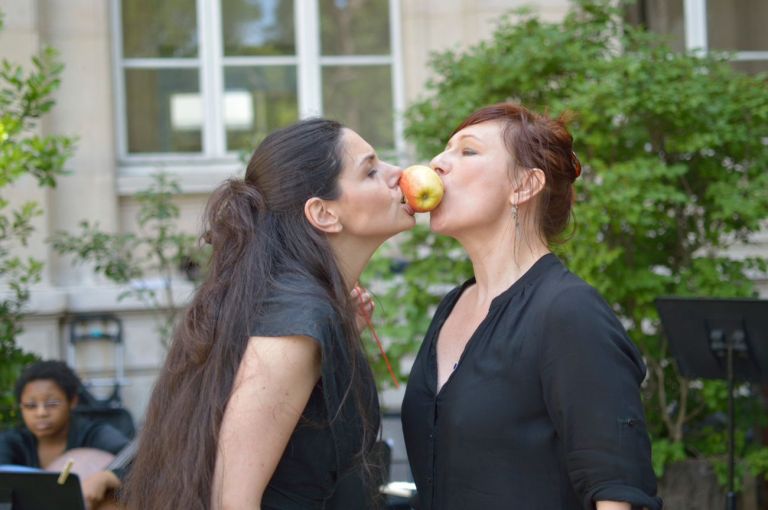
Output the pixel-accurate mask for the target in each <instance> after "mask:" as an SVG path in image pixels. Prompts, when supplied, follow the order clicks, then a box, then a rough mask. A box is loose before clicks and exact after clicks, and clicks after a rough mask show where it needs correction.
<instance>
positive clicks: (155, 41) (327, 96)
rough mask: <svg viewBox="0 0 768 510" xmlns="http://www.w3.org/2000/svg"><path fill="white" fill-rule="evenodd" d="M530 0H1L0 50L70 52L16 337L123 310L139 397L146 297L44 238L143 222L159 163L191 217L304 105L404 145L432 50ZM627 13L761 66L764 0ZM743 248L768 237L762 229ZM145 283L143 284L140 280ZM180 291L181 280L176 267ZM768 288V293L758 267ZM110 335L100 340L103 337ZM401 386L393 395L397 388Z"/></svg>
mask: <svg viewBox="0 0 768 510" xmlns="http://www.w3.org/2000/svg"><path fill="white" fill-rule="evenodd" d="M523 5H532V6H533V8H534V10H535V11H537V12H539V13H540V15H541V16H542V18H544V19H547V20H558V19H560V18H561V17H562V16H563V15H564V14H565V13H566V11H567V9H568V7H569V1H568V0H528V1H526V0H163V1H162V2H159V1H156V0H0V11H1V12H2V13H3V14H4V28H3V30H2V32H0V57H2V58H7V59H9V60H11V61H14V62H18V63H26V62H29V58H30V56H32V55H33V54H35V53H36V52H37V51H39V50H40V49H41V48H42V47H44V46H46V45H49V46H53V47H54V48H56V49H57V50H58V51H59V54H60V58H61V60H62V62H63V63H64V64H65V69H64V74H63V76H62V85H61V88H60V90H59V91H58V92H57V93H56V96H55V99H56V106H55V107H54V109H53V110H52V111H51V113H50V114H48V115H47V116H46V118H45V119H44V122H43V123H42V126H41V128H40V129H41V130H42V132H43V133H45V134H63V135H72V136H77V138H78V142H77V150H76V152H75V155H74V157H73V158H72V159H71V160H70V162H69V164H68V165H67V168H68V169H69V170H71V173H70V174H69V175H67V176H65V177H62V178H61V179H60V180H59V182H58V185H57V187H56V188H55V189H52V190H42V189H39V188H38V187H37V186H36V184H35V183H34V182H32V180H29V181H22V182H20V183H18V184H17V185H16V188H17V189H16V190H14V193H13V196H14V198H13V201H14V202H16V201H18V202H21V201H22V200H30V199H31V200H35V201H37V202H38V203H39V204H41V205H42V207H43V210H44V214H43V216H41V217H39V218H37V219H36V223H35V227H36V231H35V235H34V237H33V239H32V241H31V243H30V244H29V246H28V247H26V249H24V250H23V251H21V253H26V254H29V255H32V256H34V257H36V258H38V259H41V260H43V261H44V263H45V270H44V276H43V281H42V283H41V284H40V285H38V286H37V287H36V288H35V289H34V291H33V294H32V300H31V303H30V307H29V312H28V315H27V319H26V322H25V332H24V333H23V335H22V336H21V338H20V340H19V343H20V345H21V346H22V347H24V348H25V349H27V350H31V351H34V352H36V353H38V354H40V355H41V356H43V357H45V358H65V357H66V356H67V346H68V344H69V340H70V330H69V329H68V327H67V323H66V321H67V319H68V318H70V317H71V316H72V315H73V314H81V313H93V312H105V313H113V314H116V315H117V316H118V317H119V318H120V320H121V321H122V325H123V334H124V344H125V346H126V348H125V353H124V360H125V374H124V377H125V380H126V382H127V383H128V384H127V385H126V386H124V387H123V389H122V395H123V400H124V403H125V405H126V406H127V407H128V408H129V410H131V411H132V413H133V414H134V416H136V417H141V416H142V415H143V412H144V407H145V405H146V402H147V399H148V398H149V394H150V388H151V386H152V384H153V382H154V379H155V376H156V374H157V369H158V366H159V364H160V362H161V360H162V358H163V355H164V348H163V346H162V344H161V342H160V341H159V338H158V333H157V331H156V323H155V322H154V321H153V310H150V309H148V308H147V307H146V306H145V305H144V304H142V303H141V302H139V301H136V300H131V299H123V300H120V299H118V298H119V296H120V294H121V292H122V290H123V289H121V288H119V287H116V286H114V285H113V284H111V283H110V282H108V281H106V280H105V279H103V278H101V277H99V276H98V275H96V274H95V273H94V272H93V271H92V269H91V268H89V267H88V266H83V265H74V264H73V263H72V261H71V260H70V259H68V258H66V257H61V256H59V255H57V254H56V253H55V252H54V251H53V250H52V248H51V246H50V244H49V243H47V242H46V240H47V239H48V238H49V237H50V236H51V235H52V234H53V233H54V232H58V231H69V232H75V231H77V229H78V224H79V222H80V221H82V220H84V219H87V220H89V221H91V222H93V221H97V222H98V224H99V226H100V227H101V228H102V229H104V230H107V231H111V232H124V231H130V230H132V229H135V228H136V225H135V212H136V209H137V203H136V200H135V198H134V195H135V193H136V192H137V191H140V190H143V189H145V188H147V187H148V186H149V184H150V182H151V175H152V174H153V173H155V172H157V171H160V170H162V171H164V172H166V173H168V174H170V175H171V176H173V177H174V178H175V179H176V180H177V181H178V182H179V184H180V185H181V188H182V191H183V193H182V195H181V196H180V197H179V199H178V202H177V203H178V205H179V207H180V208H181V211H182V226H183V228H184V229H185V230H187V231H189V232H192V233H195V232H197V231H198V228H199V221H200V215H201V212H202V209H203V205H204V204H205V201H206V198H207V194H208V193H209V192H210V191H211V190H213V188H214V187H215V186H216V185H217V184H218V183H220V182H221V181H222V180H223V179H225V178H226V177H228V176H231V175H234V174H237V173H238V172H241V170H242V167H243V164H242V157H243V154H244V153H246V152H247V151H248V150H249V144H251V143H252V140H254V139H258V138H260V137H263V136H264V134H265V133H267V132H269V131H271V130H273V129H275V128H277V127H280V126H282V125H285V124H287V123H290V122H293V121H295V120H297V119H299V118H303V117H307V116H311V115H318V114H322V115H326V116H330V117H335V118H339V119H340V120H342V121H343V122H345V123H346V124H347V125H349V126H351V127H353V128H355V129H356V130H358V131H359V132H360V133H361V134H362V135H363V136H364V137H365V138H367V139H368V140H370V141H371V142H372V144H373V145H374V146H375V147H377V149H378V150H379V151H380V152H382V153H383V154H384V155H385V157H388V158H391V159H393V160H398V161H400V162H402V163H406V162H408V161H409V149H408V145H407V141H406V140H404V138H403V135H402V117H401V113H402V112H403V111H404V109H405V108H406V107H407V105H408V104H409V103H410V102H412V101H414V100H415V99H417V98H419V97H421V96H422V95H423V94H424V93H425V89H424V85H425V83H426V81H427V80H428V79H429V78H430V74H429V68H428V61H429V57H430V54H431V53H432V52H434V51H440V50H444V49H458V48H463V47H467V46H469V45H471V44H474V43H476V42H478V41H480V40H482V39H484V38H486V37H488V36H489V35H490V34H491V33H492V31H493V29H494V27H495V24H496V22H497V21H498V19H499V18H500V17H501V16H502V15H504V14H505V13H507V12H508V11H510V10H511V9H514V8H516V7H520V6H523ZM627 19H628V20H629V21H630V22H636V23H642V24H645V25H647V26H648V27H650V28H651V29H653V30H658V31H660V32H664V33H667V34H670V36H671V37H672V38H673V41H674V44H677V45H678V47H679V48H680V49H683V48H700V49H702V50H706V49H722V50H732V51H736V52H738V53H737V59H738V62H737V64H736V65H737V66H738V67H739V68H740V69H742V70H743V71H744V72H756V71H759V70H768V35H766V33H765V31H763V30H762V26H763V24H764V22H765V21H768V3H766V2H765V1H764V0H640V1H638V3H637V4H636V5H635V6H633V7H630V8H628V10H627ZM757 241H758V244H757V245H755V246H752V247H750V248H749V250H757V252H758V253H763V254H764V253H766V252H768V238H766V237H765V236H763V237H761V238H758V239H757ZM150 283H151V282H150ZM174 288H175V289H176V292H177V295H176V301H177V302H184V301H185V300H186V299H188V297H189V294H190V292H191V290H192V285H191V284H190V283H188V282H186V281H185V280H183V278H181V276H180V280H179V282H178V283H177V284H175V285H174ZM761 289H762V292H763V294H764V295H765V294H766V293H768V287H766V282H761ZM102 347H103V348H102ZM110 356H111V355H110V354H109V347H108V346H101V347H95V348H93V349H89V350H88V352H84V353H81V354H79V355H78V357H77V358H76V359H75V364H76V366H77V368H78V369H79V371H80V372H81V373H82V374H83V375H84V376H85V377H86V378H90V377H91V376H94V377H96V376H99V375H100V373H101V372H102V371H103V369H104V366H105V365H106V366H108V367H109V366H111V364H112V362H111V357H110ZM396 400H397V396H396V395H393V396H392V401H393V402H394V401H396Z"/></svg>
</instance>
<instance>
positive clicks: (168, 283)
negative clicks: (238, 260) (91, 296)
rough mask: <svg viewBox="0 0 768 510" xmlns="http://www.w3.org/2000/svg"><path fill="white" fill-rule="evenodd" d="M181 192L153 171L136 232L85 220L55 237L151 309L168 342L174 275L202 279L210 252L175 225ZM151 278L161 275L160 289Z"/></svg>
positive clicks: (58, 245) (61, 247) (61, 248)
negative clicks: (110, 229) (115, 230)
mask: <svg viewBox="0 0 768 510" xmlns="http://www.w3.org/2000/svg"><path fill="white" fill-rule="evenodd" d="M179 193H181V189H180V188H179V185H178V183H177V182H176V181H175V180H173V179H171V178H170V177H169V176H168V175H167V174H164V173H158V174H155V175H154V176H153V183H152V185H151V186H150V187H149V188H148V189H147V190H145V191H142V192H139V193H137V194H136V195H135V199H136V201H137V203H138V205H139V210H138V213H137V215H136V220H137V224H138V226H139V229H138V232H137V233H132V232H127V233H117V234H115V233H108V232H104V231H103V230H101V229H100V227H99V225H98V223H95V222H94V223H91V222H89V221H82V222H81V223H80V232H78V233H76V234H70V233H66V232H58V233H56V234H55V235H54V236H53V237H52V238H51V242H52V244H53V247H54V249H56V250H57V251H58V252H60V253H62V254H69V255H72V256H74V259H75V261H76V262H79V263H90V264H93V269H94V271H95V272H96V273H100V274H102V275H104V276H105V277H106V278H107V279H109V280H111V281H113V282H115V283H117V284H121V285H124V286H125V287H126V289H125V291H123V292H122V293H121V294H120V296H119V299H125V298H127V297H133V298H136V299H138V300H140V301H141V302H143V303H145V304H146V305H147V306H148V308H149V309H150V310H153V311H154V313H155V314H156V321H157V329H158V333H159V335H160V338H161V341H162V342H163V345H165V346H167V343H168V341H169V340H170V338H171V333H172V331H173V326H174V324H175V322H176V317H177V314H178V312H179V307H178V306H177V305H176V303H175V302H174V297H173V281H174V276H176V275H177V273H178V271H179V270H180V269H181V270H184V271H185V272H186V273H187V274H186V276H187V278H189V279H190V280H192V281H197V280H199V279H201V274H200V268H202V267H203V266H204V265H205V263H206V261H207V257H208V250H207V245H206V247H202V246H200V245H199V244H198V242H197V238H196V236H193V235H191V234H186V233H184V232H182V231H180V230H179V228H178V226H177V221H178V219H179V208H178V206H177V205H176V204H175V203H174V201H173V199H174V196H176V195H178V194H179ZM148 278H159V279H160V281H161V282H162V283H161V285H160V286H159V289H158V288H155V287H154V286H150V285H147V284H146V283H147V279H148Z"/></svg>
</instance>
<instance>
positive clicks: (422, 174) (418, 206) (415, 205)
mask: <svg viewBox="0 0 768 510" xmlns="http://www.w3.org/2000/svg"><path fill="white" fill-rule="evenodd" d="M400 189H401V190H403V196H404V197H405V201H406V202H407V203H408V205H409V206H411V208H412V209H413V210H414V211H415V212H427V211H431V210H432V209H434V208H435V207H437V205H438V204H439V203H440V200H442V199H443V193H444V192H445V188H444V187H443V181H442V180H441V179H440V176H438V175H437V172H435V171H434V170H432V169H431V168H430V167H428V166H426V165H412V166H409V167H408V168H406V169H405V170H403V175H401V176H400Z"/></svg>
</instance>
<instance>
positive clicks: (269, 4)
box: [221, 0, 296, 56]
mask: <svg viewBox="0 0 768 510" xmlns="http://www.w3.org/2000/svg"><path fill="white" fill-rule="evenodd" d="M221 23H222V27H221V28H222V37H223V39H224V55H225V56H246V55H293V54H295V53H296V46H295V43H294V38H295V34H294V29H293V0H223V1H222V3H221Z"/></svg>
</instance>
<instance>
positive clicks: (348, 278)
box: [330, 236, 382, 292]
mask: <svg viewBox="0 0 768 510" xmlns="http://www.w3.org/2000/svg"><path fill="white" fill-rule="evenodd" d="M330 243H331V249H332V250H333V253H334V256H335V257H336V261H337V263H338V265H339V270H340V271H341V275H342V277H343V278H344V284H345V285H346V287H347V291H349V292H352V289H353V288H354V287H355V285H356V284H357V281H358V280H359V279H360V274H361V273H362V272H363V270H364V269H365V266H366V265H368V261H369V260H371V257H372V256H373V253H374V252H375V251H376V249H377V248H378V247H379V246H381V243H382V241H380V240H373V239H360V238H354V239H350V238H347V237H341V236H335V237H331V238H330Z"/></svg>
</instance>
